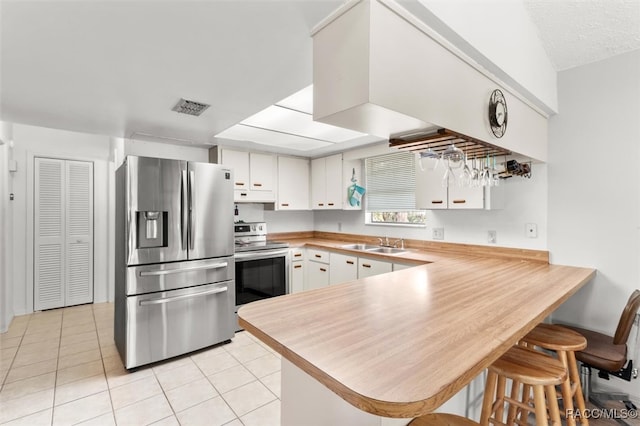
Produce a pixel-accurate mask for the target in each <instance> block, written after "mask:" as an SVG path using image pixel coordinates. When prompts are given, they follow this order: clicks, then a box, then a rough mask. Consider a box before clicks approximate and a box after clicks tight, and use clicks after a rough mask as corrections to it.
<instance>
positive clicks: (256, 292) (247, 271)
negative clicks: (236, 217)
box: [235, 248, 289, 307]
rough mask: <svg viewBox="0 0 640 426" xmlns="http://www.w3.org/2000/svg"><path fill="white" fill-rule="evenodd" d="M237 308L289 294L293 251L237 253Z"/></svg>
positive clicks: (277, 250) (276, 250)
mask: <svg viewBox="0 0 640 426" xmlns="http://www.w3.org/2000/svg"><path fill="white" fill-rule="evenodd" d="M235 259H236V307H238V306H241V305H244V304H247V303H251V302H255V301H256V300H261V299H267V298H269V297H275V296H282V295H283V294H287V293H289V249H288V248H286V249H275V250H258V251H252V252H241V253H236V254H235Z"/></svg>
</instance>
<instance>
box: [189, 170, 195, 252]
mask: <svg viewBox="0 0 640 426" xmlns="http://www.w3.org/2000/svg"><path fill="white" fill-rule="evenodd" d="M195 182H196V173H195V172H194V171H193V170H190V171H189V249H190V250H193V247H194V235H193V234H194V229H195V227H196V226H195V225H196V215H195V213H194V210H195V209H194V208H193V203H194V194H195Z"/></svg>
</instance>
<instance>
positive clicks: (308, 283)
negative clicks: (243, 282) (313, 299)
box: [289, 248, 416, 293]
mask: <svg viewBox="0 0 640 426" xmlns="http://www.w3.org/2000/svg"><path fill="white" fill-rule="evenodd" d="M305 259H306V260H305ZM413 266H416V265H415V264H405V263H392V262H387V261H384V260H377V259H372V258H368V257H357V256H354V255H350V254H342V253H336V252H329V251H325V250H317V249H313V248H308V249H306V250H304V249H292V250H291V277H290V280H289V282H290V288H291V293H296V292H299V291H303V290H311V289H314V288H322V287H326V286H328V285H334V284H341V283H345V282H349V281H355V280H357V279H360V278H366V277H372V276H374V275H379V274H386V273H387V272H392V271H399V270H401V269H406V268H411V267H413Z"/></svg>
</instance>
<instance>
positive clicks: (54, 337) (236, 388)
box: [0, 303, 281, 426]
mask: <svg viewBox="0 0 640 426" xmlns="http://www.w3.org/2000/svg"><path fill="white" fill-rule="evenodd" d="M280 364H281V361H280V356H279V355H278V354H276V353H275V352H273V351H272V350H271V349H270V348H268V347H267V346H265V345H264V344H262V343H261V342H260V341H258V340H257V339H256V338H255V337H253V336H252V335H251V334H249V333H248V332H240V333H236V337H235V338H234V339H233V340H232V342H231V343H229V344H226V345H218V346H215V347H213V348H210V349H206V350H202V351H199V352H196V353H193V354H190V355H185V356H182V357H178V358H175V359H173V360H170V361H167V362H164V363H158V364H153V365H152V366H148V367H142V368H140V369H138V370H137V371H135V372H133V373H129V372H127V371H126V370H125V369H124V367H123V365H122V362H121V361H120V357H119V355H118V352H117V350H116V347H115V343H114V341H113V304H111V303H102V304H94V305H82V306H76V307H72V308H64V309H55V310H51V311H45V312H38V313H35V314H32V315H24V316H19V317H16V318H14V320H13V322H12V323H11V326H10V328H9V330H8V331H7V332H6V333H4V334H0V383H1V384H2V388H1V390H0V424H2V425H29V426H38V425H75V424H82V425H116V424H117V425H136V426H137V425H147V424H154V425H178V424H180V425H208V426H216V425H232V426H241V425H244V426H254V425H260V426H271V425H274V426H278V425H280V399H279V398H280Z"/></svg>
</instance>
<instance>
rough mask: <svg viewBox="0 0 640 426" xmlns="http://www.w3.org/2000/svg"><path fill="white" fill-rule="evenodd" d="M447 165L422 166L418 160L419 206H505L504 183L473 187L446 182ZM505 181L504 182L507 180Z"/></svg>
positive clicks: (488, 208) (491, 207)
mask: <svg viewBox="0 0 640 426" xmlns="http://www.w3.org/2000/svg"><path fill="white" fill-rule="evenodd" d="M443 177H444V167H442V165H440V166H438V167H437V168H436V169H435V170H428V169H427V168H425V169H424V170H422V168H421V167H420V165H419V162H418V161H417V160H416V208H418V209H424V210H440V209H456V210H460V209H485V210H497V209H502V208H504V187H503V186H496V187H482V186H477V187H469V186H459V185H457V184H450V185H449V187H446V186H443V185H442V178H443ZM503 185H504V184H503Z"/></svg>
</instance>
